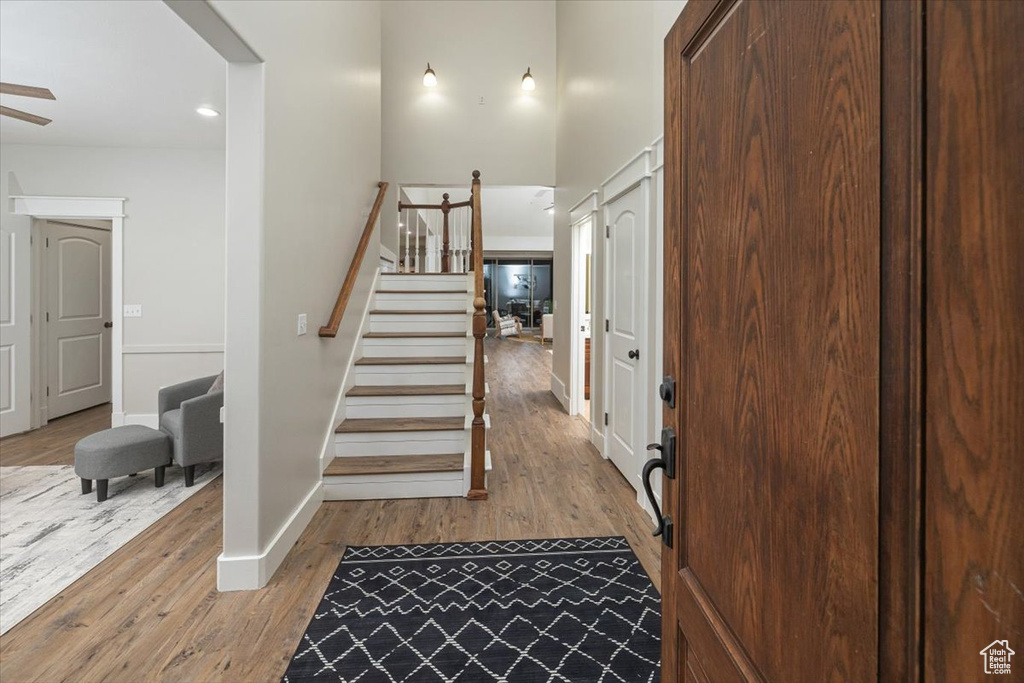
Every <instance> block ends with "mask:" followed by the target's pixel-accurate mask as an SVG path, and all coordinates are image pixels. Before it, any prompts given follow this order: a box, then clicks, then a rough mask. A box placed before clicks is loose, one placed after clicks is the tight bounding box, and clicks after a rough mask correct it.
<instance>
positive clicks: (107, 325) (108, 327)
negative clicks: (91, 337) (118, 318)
mask: <svg viewBox="0 0 1024 683" xmlns="http://www.w3.org/2000/svg"><path fill="white" fill-rule="evenodd" d="M113 326H114V323H103V327H105V328H107V329H108V330H109V329H110V328H111V327H113Z"/></svg>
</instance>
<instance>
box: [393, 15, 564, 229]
mask: <svg viewBox="0 0 1024 683" xmlns="http://www.w3.org/2000/svg"><path fill="white" fill-rule="evenodd" d="M427 62H430V65H431V67H432V68H433V69H434V71H435V72H437V80H438V84H437V86H435V87H433V88H426V87H424V86H423V80H422V79H423V71H424V70H425V69H426V66H427ZM527 67H530V69H531V73H532V74H533V76H534V77H535V80H536V83H537V89H536V90H534V91H533V92H526V91H524V90H523V89H522V76H523V74H524V73H525V72H526V68H527ZM382 68H383V80H382V84H383V92H382V102H383V117H384V118H383V130H382V133H383V135H382V138H381V148H382V152H383V157H382V167H383V172H384V179H385V180H388V181H391V182H393V183H395V184H396V185H399V184H400V185H415V184H433V185H439V186H440V185H448V186H455V187H468V186H469V183H470V181H471V180H472V177H471V173H472V171H473V170H474V169H476V170H479V171H480V173H481V181H482V183H483V187H484V188H487V187H488V186H495V185H549V186H550V185H554V184H555V94H556V90H555V83H556V82H555V73H556V72H555V3H554V2H553V1H551V0H541V1H538V0H512V1H509V0H489V1H488V2H460V1H457V0H456V1H452V0H439V1H436V2H420V1H418V0H412V1H404V0H403V1H393V2H385V3H383V49H382ZM481 97H482V98H483V99H484V104H483V105H480V104H479V102H480V98H481ZM397 201H398V199H397V195H396V194H394V192H392V193H390V195H389V197H388V200H387V203H386V204H385V207H386V210H385V212H384V220H385V222H384V223H383V227H384V237H385V243H386V244H387V245H388V246H389V247H391V248H394V245H393V244H391V242H393V240H394V238H393V237H392V235H393V234H394V228H395V224H396V222H397V218H396V213H395V212H394V211H393V209H394V207H395V206H396V204H397Z"/></svg>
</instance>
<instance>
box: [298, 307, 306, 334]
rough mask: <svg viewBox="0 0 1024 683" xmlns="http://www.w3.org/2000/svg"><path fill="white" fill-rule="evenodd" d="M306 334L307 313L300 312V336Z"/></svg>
mask: <svg viewBox="0 0 1024 683" xmlns="http://www.w3.org/2000/svg"><path fill="white" fill-rule="evenodd" d="M304 334H306V314H305V313H299V336H300V337H301V336H302V335H304Z"/></svg>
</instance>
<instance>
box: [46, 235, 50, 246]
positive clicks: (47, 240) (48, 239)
mask: <svg viewBox="0 0 1024 683" xmlns="http://www.w3.org/2000/svg"><path fill="white" fill-rule="evenodd" d="M46 248H47V249H49V248H50V238H49V237H47V238H46Z"/></svg>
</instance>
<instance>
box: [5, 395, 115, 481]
mask: <svg viewBox="0 0 1024 683" xmlns="http://www.w3.org/2000/svg"><path fill="white" fill-rule="evenodd" d="M108 427H110V404H109V403H104V404H103V405H100V406H96V407H95V408H88V409H86V410H81V411H79V412H77V413H72V414H71V415H65V416H64V417H59V418H57V419H56V420H53V421H51V422H50V423H49V424H47V425H46V426H45V427H43V428H42V429H37V430H36V431H34V432H26V433H24V434H16V435H14V436H8V437H7V438H4V439H0V467H14V466H17V465H74V464H75V442H76V441H78V440H79V439H81V438H82V437H83V436H86V435H88V434H92V433H93V432H98V431H100V430H101V429H107V428H108Z"/></svg>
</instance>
